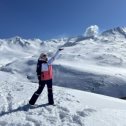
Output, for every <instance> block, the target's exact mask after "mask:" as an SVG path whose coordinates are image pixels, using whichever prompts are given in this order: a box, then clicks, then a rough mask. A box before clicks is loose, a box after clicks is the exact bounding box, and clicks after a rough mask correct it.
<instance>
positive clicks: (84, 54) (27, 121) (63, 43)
mask: <svg viewBox="0 0 126 126" xmlns="http://www.w3.org/2000/svg"><path fill="white" fill-rule="evenodd" d="M92 28H93V27H92ZM96 29H98V28H97V27H96ZM88 30H90V29H88ZM91 32H92V30H90V32H88V31H86V33H90V35H87V36H86V35H80V36H77V37H70V38H61V39H51V40H48V41H42V40H40V39H28V40H26V39H23V38H21V37H19V36H16V37H13V38H9V39H0V86H1V90H0V102H1V103H2V104H1V105H0V116H1V118H0V125H9V126H10V125H13V126H14V125H15V126H17V125H23V126H24V125H26V126H32V125H38V126H49V125H50V126H54V125H55V126H92V125H94V126H101V125H103V124H104V125H103V126H106V125H108V126H112V125H114V126H122V125H126V122H125V121H124V117H125V116H126V114H125V112H124V110H122V109H125V108H126V107H125V106H126V102H125V101H122V100H119V99H116V98H109V97H107V96H102V95H98V94H104V95H108V96H113V97H117V98H120V97H126V91H125V90H126V27H117V28H114V29H110V30H107V31H105V32H103V33H101V34H98V35H93V34H91ZM95 33H97V32H95ZM58 48H64V50H63V51H62V52H61V53H60V55H59V56H58V58H57V60H56V61H55V62H54V64H53V68H54V71H53V72H54V80H53V81H54V85H55V87H54V92H55V101H56V107H52V106H46V105H45V106H44V105H40V106H39V107H38V108H36V109H31V110H26V109H27V106H26V104H27V102H28V100H29V98H30V97H31V95H32V94H33V92H34V91H35V90H36V88H37V84H36V83H37V82H38V81H37V77H36V63H37V59H38V57H39V55H40V53H41V52H46V53H47V54H48V56H49V58H50V57H51V56H53V54H54V53H55V52H56V51H57V49H58ZM63 87H64V88H63ZM68 88H72V89H68ZM73 89H78V90H81V91H77V90H73ZM85 91H88V92H85ZM44 92H46V91H44ZM90 92H93V93H98V94H97V95H96V94H93V93H90ZM22 94H23V95H22ZM45 97H46V93H44V94H43V96H42V97H41V98H40V100H39V101H38V103H39V104H43V103H46V102H47V101H46V100H45ZM92 101H93V102H92ZM111 101H112V102H111ZM103 103H104V104H103ZM68 106H69V108H68ZM113 106H114V107H113ZM73 108H75V109H73ZM110 111H111V112H110ZM115 113H117V114H115ZM17 114H18V115H19V116H18V117H16V115H17ZM50 114H51V115H50ZM101 115H103V116H102V117H101ZM122 115H123V116H122ZM98 117H101V120H100V121H99V122H98V120H99V119H98ZM92 119H93V121H91V120H92ZM22 120H23V121H22ZM43 120H45V121H44V122H43ZM108 120H109V121H108ZM113 120H116V123H115V121H113Z"/></svg>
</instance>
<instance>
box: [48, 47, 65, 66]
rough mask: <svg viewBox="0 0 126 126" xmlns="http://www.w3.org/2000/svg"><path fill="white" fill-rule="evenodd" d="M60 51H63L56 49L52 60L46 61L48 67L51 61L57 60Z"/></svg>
mask: <svg viewBox="0 0 126 126" xmlns="http://www.w3.org/2000/svg"><path fill="white" fill-rule="evenodd" d="M62 50H63V49H58V50H57V52H56V53H55V55H54V56H53V57H52V58H50V59H49V60H48V64H49V65H50V64H52V63H53V61H54V60H55V59H56V58H57V56H58V54H59V52H60V51H62Z"/></svg>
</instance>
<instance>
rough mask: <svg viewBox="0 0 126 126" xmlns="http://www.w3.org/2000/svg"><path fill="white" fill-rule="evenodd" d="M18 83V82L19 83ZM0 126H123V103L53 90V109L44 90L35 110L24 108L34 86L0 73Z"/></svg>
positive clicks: (102, 97)
mask: <svg viewBox="0 0 126 126" xmlns="http://www.w3.org/2000/svg"><path fill="white" fill-rule="evenodd" d="M20 80H22V81H20ZM0 87H1V88H0V103H1V104H0V125H1V126H101V125H102V126H125V125H126V120H125V118H126V101H123V100H120V99H117V98H112V97H107V96H102V95H98V94H94V93H89V92H84V91H79V90H73V89H67V88H63V87H57V86H54V88H53V92H54V100H55V105H56V106H48V105H47V92H46V91H47V90H46V89H44V91H43V93H42V94H41V96H40V97H39V99H38V101H37V103H36V104H38V106H36V107H35V108H29V105H27V103H28V100H29V99H30V97H31V95H32V94H33V92H34V91H35V90H36V89H37V87H38V84H37V83H30V82H27V80H25V79H24V78H22V77H21V76H20V75H17V76H16V77H15V75H11V74H9V73H6V72H0Z"/></svg>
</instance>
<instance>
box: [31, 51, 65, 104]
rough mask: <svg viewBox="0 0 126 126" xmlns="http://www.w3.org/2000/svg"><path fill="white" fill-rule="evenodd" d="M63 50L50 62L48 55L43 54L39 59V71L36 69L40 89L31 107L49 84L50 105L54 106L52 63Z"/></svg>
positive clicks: (34, 95) (33, 98) (33, 97)
mask: <svg viewBox="0 0 126 126" xmlns="http://www.w3.org/2000/svg"><path fill="white" fill-rule="evenodd" d="M61 50H63V49H58V51H57V52H56V53H55V55H54V56H53V57H52V58H50V59H49V60H48V57H47V54H45V53H41V55H40V57H39V59H38V63H37V69H36V72H37V76H38V80H39V87H38V89H37V91H35V93H34V94H33V96H32V97H31V99H30V101H29V104H30V105H34V104H35V102H36V101H37V99H38V97H39V95H40V94H41V92H42V90H43V88H44V87H45V84H47V88H48V102H49V104H50V105H53V104H54V100H53V91H52V79H53V74H52V63H53V61H54V60H55V59H56V57H57V55H58V54H59V52H60V51H61Z"/></svg>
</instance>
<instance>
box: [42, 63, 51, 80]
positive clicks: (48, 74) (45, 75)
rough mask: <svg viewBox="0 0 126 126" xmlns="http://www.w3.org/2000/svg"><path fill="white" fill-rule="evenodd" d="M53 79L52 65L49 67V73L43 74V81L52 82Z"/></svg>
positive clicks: (44, 72)
mask: <svg viewBox="0 0 126 126" xmlns="http://www.w3.org/2000/svg"><path fill="white" fill-rule="evenodd" d="M52 77H53V73H52V65H49V66H48V71H43V72H41V80H50V79H52Z"/></svg>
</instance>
